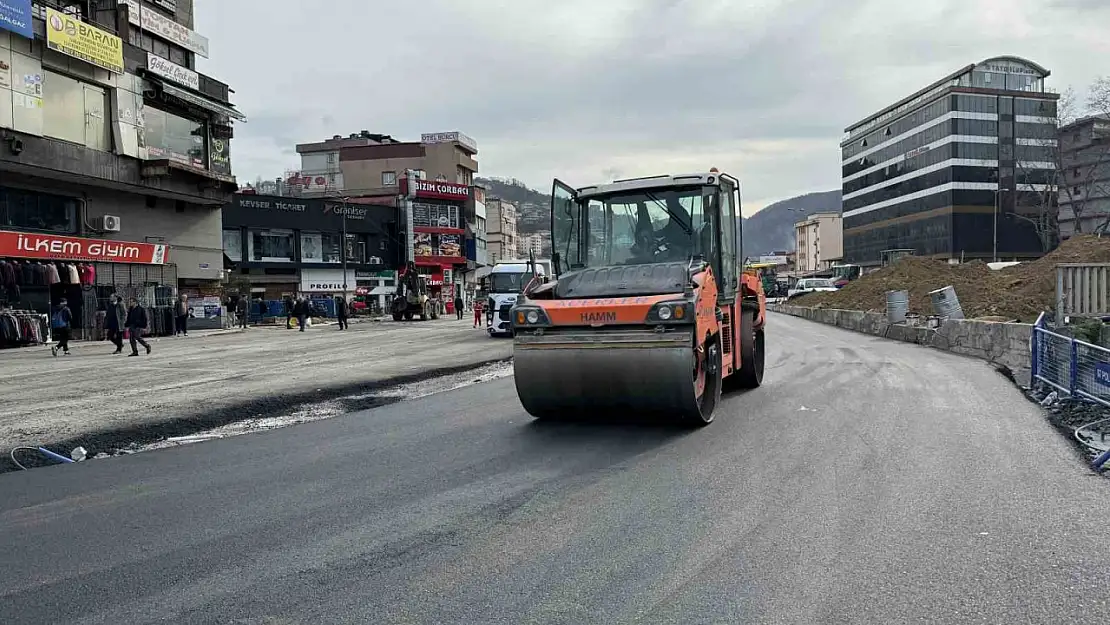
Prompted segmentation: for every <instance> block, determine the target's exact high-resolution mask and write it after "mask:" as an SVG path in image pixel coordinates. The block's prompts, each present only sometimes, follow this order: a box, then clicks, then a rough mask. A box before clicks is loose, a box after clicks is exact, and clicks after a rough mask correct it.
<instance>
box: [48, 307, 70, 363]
mask: <svg viewBox="0 0 1110 625" xmlns="http://www.w3.org/2000/svg"><path fill="white" fill-rule="evenodd" d="M72 324H73V311H71V310H70V309H69V304H68V303H67V302H66V298H64V297H63V298H62V299H60V300H58V308H57V309H56V310H55V311H54V316H53V317H51V318H50V327H51V329H52V330H53V331H54V338H56V339H58V344H57V345H55V346H53V347H51V348H50V353H51V354H53V355H54V356H57V355H58V350H62V353H63V354H65V355H66V356H68V355H69V329H70V327H71V326H72Z"/></svg>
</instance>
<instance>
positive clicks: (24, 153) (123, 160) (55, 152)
mask: <svg viewBox="0 0 1110 625" xmlns="http://www.w3.org/2000/svg"><path fill="white" fill-rule="evenodd" d="M0 137H9V138H10V139H9V140H8V141H3V142H0V177H3V176H2V174H4V173H11V174H15V175H17V176H25V177H37V178H42V179H47V180H56V181H60V182H66V183H70V184H75V185H88V186H94V187H100V188H104V189H113V190H116V191H122V192H125V193H142V194H145V195H154V196H158V197H163V198H166V199H172V200H182V201H185V202H191V203H194V204H204V205H213V206H222V205H223V204H224V203H226V202H227V199H228V198H229V196H230V194H231V193H232V192H233V191H234V187H235V185H234V183H227V182H224V181H219V180H210V179H206V178H203V177H197V176H188V175H180V174H178V175H166V176H162V177H146V176H145V175H144V171H143V170H144V169H146V168H148V167H149V166H151V165H152V163H150V162H144V161H140V160H137V159H133V158H129V157H123V156H117V155H116V154H113V153H111V152H103V151H101V150H94V149H92V148H88V147H85V146H83V145H77V144H74V143H69V142H68V141H61V140H58V139H51V138H49V137H36V136H34V135H27V134H23V133H15V132H10V131H0ZM15 140H18V141H19V142H21V143H20V144H19V145H20V146H21V149H19V150H18V153H17V150H16V149H15V145H16V144H15Z"/></svg>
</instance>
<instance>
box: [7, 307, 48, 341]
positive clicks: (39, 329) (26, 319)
mask: <svg viewBox="0 0 1110 625" xmlns="http://www.w3.org/2000/svg"><path fill="white" fill-rule="evenodd" d="M49 342H50V317H49V315H44V314H42V313H36V312H33V311H30V310H0V348H11V347H26V346H28V345H42V344H44V343H49Z"/></svg>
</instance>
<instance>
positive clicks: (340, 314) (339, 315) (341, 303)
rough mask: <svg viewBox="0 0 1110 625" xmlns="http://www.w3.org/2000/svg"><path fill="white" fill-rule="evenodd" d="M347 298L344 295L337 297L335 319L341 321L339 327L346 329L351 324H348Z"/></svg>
mask: <svg viewBox="0 0 1110 625" xmlns="http://www.w3.org/2000/svg"><path fill="white" fill-rule="evenodd" d="M347 315H348V310H347V299H346V298H344V297H337V298H335V319H336V321H338V322H339V329H340V330H346V329H347V328H348V327H349V326H348V324H347Z"/></svg>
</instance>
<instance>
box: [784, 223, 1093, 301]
mask: <svg viewBox="0 0 1110 625" xmlns="http://www.w3.org/2000/svg"><path fill="white" fill-rule="evenodd" d="M1105 262H1110V237H1103V238H1101V239H1100V238H1098V237H1095V236H1093V235H1085V236H1080V237H1073V238H1071V239H1069V240H1067V241H1065V242H1064V243H1063V244H1062V245H1061V246H1060V247H1059V248H1058V249H1056V250H1054V251H1052V252H1051V253H1049V254H1047V255H1045V256H1044V257H1043V258H1040V259H1038V260H1036V261H1033V262H1029V263H1022V264H1020V265H1015V266H1013V267H1007V268H1006V269H1002V270H1000V271H992V270H991V269H990V268H989V267H987V264H986V263H984V262H981V261H974V262H970V263H964V264H961V265H949V264H948V263H947V262H945V261H941V260H935V259H931V258H916V257H913V256H908V257H905V258H902V259H900V260H899V261H898V262H896V263H894V264H893V265H891V266H889V267H884V268H882V269H880V270H878V271H876V272H874V273H870V274H868V275H866V276H864V277H862V278H860V279H858V280H856V281H854V282H850V283H848V284H847V285H846V286H845V287H844V288H843V289H841V290H839V291H837V292H835V293H813V294H811V295H806V296H804V297H800V298H798V299H797V300H795V301H794V302H791V303H797V305H799V306H814V307H818V308H843V309H848V310H866V311H872V312H883V311H885V310H886V292H887V291H901V290H908V291H909V292H910V312H911V313H918V314H922V315H930V314H933V305H932V301H931V300H930V299H929V291H933V290H936V289H939V288H942V287H946V286H951V287H952V288H954V289H955V290H956V296H957V297H958V298H959V300H960V305H961V306H962V307H963V310H964V315H966V316H967V317H969V318H975V317H984V316H998V317H1006V318H1009V319H1018V320H1020V321H1024V322H1027V323H1028V322H1032V321H1034V320H1036V318H1037V315H1039V314H1040V313H1041V312H1042V311H1044V310H1048V309H1049V308H1051V307H1052V306H1053V305H1054V301H1055V298H1056V265H1057V264H1060V263H1105Z"/></svg>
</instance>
